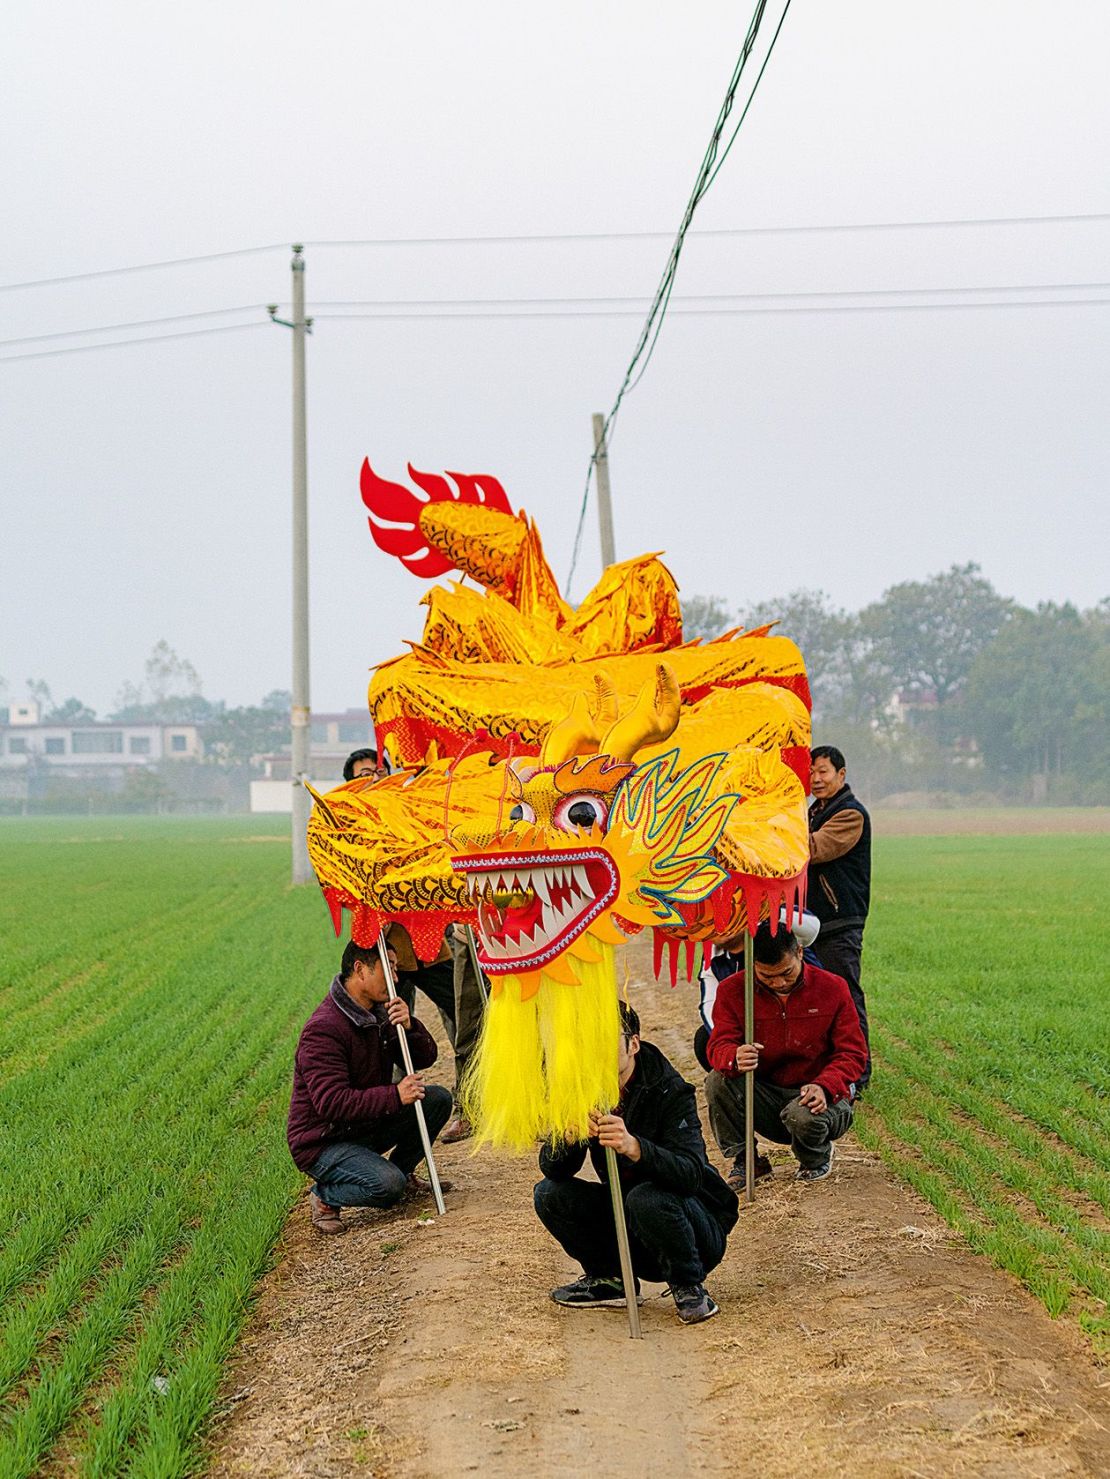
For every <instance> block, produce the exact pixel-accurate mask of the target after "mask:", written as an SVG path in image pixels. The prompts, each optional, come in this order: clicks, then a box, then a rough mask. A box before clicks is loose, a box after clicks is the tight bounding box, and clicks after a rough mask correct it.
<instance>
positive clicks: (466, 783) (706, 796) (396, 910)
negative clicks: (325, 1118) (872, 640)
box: [308, 464, 809, 1149]
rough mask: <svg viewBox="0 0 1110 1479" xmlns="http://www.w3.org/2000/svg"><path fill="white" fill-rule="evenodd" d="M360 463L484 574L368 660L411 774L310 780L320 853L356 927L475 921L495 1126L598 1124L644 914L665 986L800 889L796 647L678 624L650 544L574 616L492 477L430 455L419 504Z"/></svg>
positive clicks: (577, 1127) (377, 697) (528, 1137)
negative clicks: (623, 987) (702, 953)
mask: <svg viewBox="0 0 1110 1479" xmlns="http://www.w3.org/2000/svg"><path fill="white" fill-rule="evenodd" d="M367 468H368V464H367V466H365V467H364V469H363V496H364V500H365V501H366V502H367V504H368V506H369V507H370V512H371V531H372V533H373V534H374V537H375V539H376V540H378V542H379V543H382V542H383V540H384V542H385V544H386V546H387V547H388V548H389V549H390V552H391V553H394V554H397V555H399V556H400V557H401V558H402V559H403V560H404V561H405V563H406V564H408V565H409V567H410V568H420V561H421V559H423V560H425V561H427V562H428V563H427V564H426V565H425V566H424V568H425V569H426V571H427V573H429V574H441V573H442V571H443V568H444V567H443V564H442V561H443V560H449V562H450V565H451V566H453V567H454V568H456V569H460V570H463V571H464V572H465V573H466V574H468V575H470V576H471V577H472V578H473V579H476V580H479V582H480V583H482V584H484V586H485V591H484V594H483V593H481V592H476V591H473V590H470V589H468V588H466V587H464V586H462V585H461V584H460V585H457V586H454V587H452V588H450V589H446V590H445V589H441V588H436V589H434V590H433V591H432V592H431V594H430V596H429V597H427V598H426V604H427V605H428V608H429V610H428V616H427V620H426V622H425V630H424V638H423V641H422V642H421V643H420V644H416V645H414V647H413V650H412V652H411V654H410V655H408V656H406V657H403V658H399V659H395V660H393V661H392V662H389V663H385V664H383V665H382V666H381V667H379V668H378V669H377V671H376V672H375V674H374V677H373V679H372V682H371V685H370V705H371V709H372V712H373V714H374V718H375V723H376V726H377V730H378V734H379V740H380V741H384V743H385V744H386V745H387V747H388V748H390V750H391V752H392V754H393V757H394V759H395V760H396V761H397V762H398V763H399V764H400V765H402V766H404V769H402V770H401V771H399V772H398V773H397V774H395V775H392V776H389V777H386V778H383V779H380V780H374V779H369V778H367V779H362V780H357V781H353V782H350V783H348V784H347V785H345V786H341V787H338V788H337V789H336V790H334V791H331V792H329V793H328V794H327V795H326V796H324V797H318V798H317V805H316V806H315V808H314V810H313V813H312V817H311V819H310V823H309V833H308V840H309V850H310V855H311V857H312V861H313V864H314V867H315V869H316V873H317V876H318V878H319V880H320V883H321V885H322V887H323V889H324V893H325V897H326V898H327V900H328V903H329V906H330V908H331V910H332V916H333V920H334V921H335V924H336V929H337V932H338V931H339V930H340V928H341V922H342V912H343V910H345V909H346V910H349V911H350V912H351V915H352V935H353V937H354V938H355V939H356V940H359V941H361V942H365V943H369V942H370V941H372V940H374V939H377V938H378V935H379V932H380V931H381V930H382V929H383V928H386V927H389V926H397V925H400V926H403V927H404V929H405V930H406V931H407V933H408V936H409V937H410V939H411V942H412V945H413V948H414V950H415V952H416V953H417V954H418V955H420V956H421V957H422V958H424V959H430V958H432V957H433V956H434V955H435V953H436V951H437V950H438V948H439V946H440V943H441V941H442V936H443V931H444V929H445V927H446V925H447V924H448V923H456V924H459V925H464V926H470V927H472V928H473V929H474V930H475V935H476V941H477V948H478V957H479V961H480V964H481V965H482V968H483V969H484V971H485V972H486V974H487V975H488V976H489V978H490V982H491V988H492V993H491V1001H490V1006H489V1010H488V1012H487V1014H486V1020H485V1025H484V1028H483V1032H482V1037H481V1041H480V1043H479V1047H478V1051H477V1053H476V1054H475V1057H474V1060H473V1063H472V1068H471V1072H470V1074H469V1076H468V1081H467V1085H466V1089H465V1092H466V1096H467V1099H468V1109H469V1111H470V1114H471V1118H472V1120H473V1121H474V1124H475V1128H476V1131H477V1141H478V1143H479V1144H480V1143H482V1142H483V1141H485V1142H491V1143H493V1144H497V1145H505V1146H511V1147H514V1148H518V1149H524V1148H526V1147H527V1146H529V1145H531V1144H533V1143H534V1142H535V1140H536V1139H537V1138H552V1139H554V1138H558V1137H561V1136H564V1135H567V1134H571V1135H574V1134H584V1133H585V1126H586V1124H587V1122H588V1117H589V1114H590V1112H591V1111H593V1110H597V1109H606V1108H609V1107H610V1106H611V1105H612V1104H613V1103H615V1102H616V1098H617V1050H616V1045H617V1037H618V1035H619V1011H618V989H617V975H616V960H615V951H616V950H617V949H618V948H619V947H620V946H621V945H622V944H623V943H624V942H625V941H626V940H627V939H628V938H629V937H630V936H632V935H633V934H636V933H638V932H640V931H642V930H644V929H647V928H650V929H651V930H653V932H654V937H655V960H656V969H657V971H658V969H659V966H660V964H661V961H662V958H663V954H664V952H665V951H669V955H670V973H671V979H672V982H673V981H674V979H675V978H676V975H677V969H678V956H679V952H680V951H681V950H682V949H685V952H686V966H687V973H688V974H689V972H690V971H691V970H692V968H693V963H694V959H695V954H696V952H697V951H698V949H699V946H700V945H701V943H702V942H705V941H707V940H709V939H713V938H727V937H731V936H734V935H736V934H738V933H739V932H740V931H741V930H742V929H744V928H747V929H749V930H753V931H754V929H755V928H756V926H757V924H758V923H759V921H760V919H761V918H770V919H772V920H776V921H777V919H778V915H779V910H780V908H782V907H783V906H785V907H786V908H787V909H788V910H789V911H793V910H795V909H797V910H800V908H801V905H802V902H803V892H804V878H805V868H806V864H807V861H808V835H807V829H806V819H805V794H806V789H807V786H806V782H807V779H808V773H807V769H806V767H807V765H808V755H809V751H808V746H809V709H808V698H809V695H808V688H807V686H806V682H805V672H804V667H803V664H802V660H801V656H800V654H799V653H798V650H797V648H796V647H795V646H794V645H793V643H791V642H789V641H787V640H786V639H785V638H782V637H775V636H772V635H770V634H769V631H768V629H766V628H764V629H760V630H759V631H756V632H747V633H741V632H731V633H726V634H725V635H724V636H723V637H721V638H718V639H716V640H714V641H712V642H707V643H701V642H698V641H694V642H683V640H682V629H681V618H680V614H679V607H678V600H677V590H676V588H675V586H674V582H673V579H672V578H671V576H670V574H669V572H668V571H667V570H666V567H665V566H663V565H662V564H661V562H660V561H659V560H658V559H657V558H656V557H655V556H645V557H642V558H641V559H639V560H631V561H627V562H625V563H624V564H623V565H621V566H614V567H611V568H610V569H609V570H607V571H606V572H605V574H604V575H603V577H602V579H601V581H600V583H599V585H598V587H597V588H595V590H594V592H593V593H591V595H590V596H589V597H587V599H586V601H584V602H583V604H582V605H581V606H580V607H579V608H578V610H577V612H572V611H571V610H570V608H569V607H568V606H567V605H566V604H565V602H563V601H562V598H561V597H560V596H559V593H558V588H557V586H556V584H555V580H554V577H553V576H552V574H551V572H550V569H549V567H548V566H547V563H546V560H545V559H544V557H543V552H542V546H541V545H540V541H539V535H538V532H537V531H536V530H535V527H534V526H533V525H532V524H530V523H529V522H528V521H527V519H526V518H525V517H524V516H523V515H519V516H514V515H513V514H512V513H511V512H510V511H509V510H508V504H507V499H505V498H504V494H503V492H502V493H501V494H500V497H498V495H497V492H496V491H494V490H499V489H500V485H499V484H496V483H495V480H493V479H489V478H485V479H480V480H479V479H477V478H469V479H468V478H464V477H463V475H460V474H452V475H451V476H452V478H453V479H454V481H455V482H456V484H457V485H458V487H459V489H460V494H466V495H467V498H466V499H464V498H463V497H462V496H459V495H456V496H451V497H447V496H445V495H444V494H443V488H446V487H447V484H446V480H443V479H439V480H438V481H437V480H435V479H433V478H432V477H431V476H429V475H427V474H416V473H415V472H413V473H412V475H413V480H414V482H416V483H417V484H418V486H420V487H421V488H422V489H423V490H424V491H425V492H426V493H427V494H428V501H427V502H418V501H417V500H416V499H415V496H414V495H412V494H411V493H409V492H408V490H407V489H404V488H403V487H401V485H398V484H389V485H385V486H386V487H387V489H388V490H393V491H390V493H389V498H388V499H386V498H385V497H384V495H382V494H381V492H380V488H379V487H378V485H379V484H380V483H381V480H379V479H375V478H374V476H373V475H372V474H371V475H370V488H369V496H368V474H367ZM410 472H412V470H411V469H410ZM440 484H442V485H443V486H442V487H441V486H440ZM401 494H404V495H405V496H406V498H407V499H408V500H410V501H409V502H407V503H406V502H404V501H403V500H402V499H401V497H400V495H401ZM376 511H377V513H376ZM402 514H404V515H407V516H410V518H409V523H410V524H411V527H407V528H406V527H405V526H404V524H403V521H402V519H401V517H400V516H401V515H402ZM375 517H377V519H378V520H379V522H377V523H376V522H375ZM382 519H387V520H388V521H389V523H388V525H387V526H385V527H384V531H383V528H382V526H381V525H380V520H382ZM402 534H403V535H404V540H402V537H401V536H402ZM379 536H381V537H379ZM402 544H403V545H404V548H402V547H401V546H402ZM514 644H515V645H514Z"/></svg>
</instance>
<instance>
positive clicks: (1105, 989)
mask: <svg viewBox="0 0 1110 1479" xmlns="http://www.w3.org/2000/svg"><path fill="white" fill-rule="evenodd" d="M876 877H877V879H878V886H877V897H876V899H875V900H874V902H873V909H874V913H873V917H872V924H871V926H870V928H869V931H868V949H867V953H866V955H865V971H866V981H867V987H868V996H869V1002H870V1004H871V1007H872V1012H873V1017H874V1021H875V1027H874V1029H873V1040H874V1046H875V1050H876V1056H877V1061H878V1064H879V1068H878V1070H877V1073H876V1078H875V1083H874V1086H873V1088H872V1090H871V1091H870V1093H869V1096H868V1098H867V1100H866V1101H865V1112H864V1113H863V1114H861V1115H860V1116H859V1117H858V1118H857V1128H858V1130H859V1133H860V1135H861V1138H862V1139H863V1140H864V1141H865V1142H866V1143H867V1144H869V1145H870V1146H872V1147H873V1148H874V1149H875V1150H877V1151H878V1152H879V1154H880V1155H881V1156H882V1157H883V1159H884V1161H885V1162H886V1163H887V1164H888V1165H889V1166H890V1167H891V1168H892V1169H893V1170H895V1171H896V1172H897V1173H898V1174H899V1175H901V1176H903V1177H905V1178H906V1180H908V1181H909V1182H910V1184H911V1185H912V1186H913V1187H914V1188H915V1189H916V1190H917V1191H918V1192H920V1193H921V1194H922V1195H923V1196H925V1197H926V1198H928V1200H929V1201H930V1202H931V1203H932V1204H933V1205H934V1206H935V1207H936V1208H937V1210H938V1211H939V1212H940V1213H941V1215H942V1216H943V1217H944V1218H945V1219H946V1221H947V1222H948V1223H949V1224H950V1225H951V1226H952V1227H954V1228H956V1229H957V1230H958V1231H959V1232H960V1233H962V1234H963V1236H964V1237H966V1239H967V1240H968V1242H969V1243H970V1244H971V1246H972V1247H973V1248H974V1249H975V1250H976V1251H977V1252H980V1253H983V1254H985V1255H986V1256H987V1257H989V1258H990V1259H991V1260H992V1262H994V1263H995V1264H997V1265H998V1266H999V1267H1000V1268H1004V1269H1006V1270H1008V1271H1009V1272H1010V1273H1012V1274H1014V1275H1016V1277H1017V1278H1019V1279H1020V1280H1021V1281H1022V1283H1023V1284H1025V1285H1026V1287H1027V1288H1028V1289H1029V1290H1030V1291H1031V1292H1032V1293H1033V1294H1035V1295H1036V1297H1037V1298H1038V1299H1040V1300H1041V1301H1042V1303H1043V1304H1044V1305H1045V1307H1046V1309H1047V1310H1048V1311H1049V1313H1050V1314H1052V1315H1053V1316H1061V1315H1065V1314H1066V1315H1068V1316H1069V1317H1073V1318H1076V1319H1077V1320H1078V1322H1079V1324H1080V1326H1081V1327H1082V1329H1083V1330H1084V1331H1085V1332H1086V1334H1087V1336H1088V1337H1089V1339H1090V1341H1091V1343H1092V1346H1093V1347H1094V1349H1095V1351H1096V1352H1098V1353H1100V1354H1103V1355H1105V1354H1110V979H1108V973H1107V969H1106V954H1105V938H1106V930H1105V924H1104V919H1103V914H1104V908H1105V900H1106V898H1107V896H1108V891H1110V849H1108V848H1107V846H1106V839H1105V838H1104V837H1100V836H1097V835H1090V836H1079V835H1073V836H1040V837H1029V836H1027V837H985V836H980V837H960V838H957V837H947V838H942V837H934V838H892V839H887V840H886V841H885V842H884V843H882V844H881V846H880V850H879V857H878V859H877V866H876Z"/></svg>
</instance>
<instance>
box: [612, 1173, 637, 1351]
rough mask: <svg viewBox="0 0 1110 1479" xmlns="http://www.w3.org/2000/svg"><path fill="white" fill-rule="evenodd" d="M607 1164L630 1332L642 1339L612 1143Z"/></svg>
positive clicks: (632, 1337)
mask: <svg viewBox="0 0 1110 1479" xmlns="http://www.w3.org/2000/svg"><path fill="white" fill-rule="evenodd" d="M605 1165H606V1169H607V1170H608V1172H609V1195H610V1196H611V1197H612V1199H613V1221H614V1222H615V1223H616V1226H617V1248H618V1249H619V1250H620V1255H621V1283H622V1284H623V1285H624V1302H625V1304H626V1305H627V1306H628V1334H629V1336H630V1337H631V1339H632V1340H642V1339H643V1331H642V1330H641V1329H640V1306H639V1305H638V1304H637V1303H636V1276H635V1274H634V1273H633V1272H632V1250H631V1249H630V1248H629V1246H628V1225H627V1224H626V1222H625V1220H624V1198H623V1197H622V1196H621V1178H620V1172H619V1171H618V1170H617V1152H616V1151H615V1150H614V1149H613V1147H612V1146H611V1145H607V1146H606V1147H605Z"/></svg>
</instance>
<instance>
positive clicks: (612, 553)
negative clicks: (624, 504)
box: [594, 411, 617, 570]
mask: <svg viewBox="0 0 1110 1479" xmlns="http://www.w3.org/2000/svg"><path fill="white" fill-rule="evenodd" d="M594 459H595V461H594V466H595V467H596V468H597V523H598V532H599V533H600V535H601V568H602V569H603V570H607V569H608V568H609V566H610V565H615V564H616V563H617V550H616V544H615V542H614V539H613V501H612V499H611V497H610V496H609V449H608V447H607V446H606V445H605V417H604V416H602V415H601V414H600V413H599V412H596V411H595V412H594Z"/></svg>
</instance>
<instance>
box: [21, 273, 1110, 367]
mask: <svg viewBox="0 0 1110 1479" xmlns="http://www.w3.org/2000/svg"><path fill="white" fill-rule="evenodd" d="M1107 289H1110V281H1108V282H1048V283H1043V282H1042V283H1033V282H1030V283H971V284H961V285H957V286H954V287H923V288H916V287H908V288H836V289H831V288H830V289H798V290H796V291H789V290H787V291H774V292H759V293H682V294H676V295H673V296H672V297H671V300H670V301H671V303H672V305H673V304H680V305H681V304H686V303H714V304H723V303H740V304H754V303H763V302H766V303H775V302H780V303H786V304H788V305H792V304H793V303H794V302H795V301H796V300H798V299H806V300H827V301H830V302H832V301H836V300H839V299H845V298H896V297H902V298H904V297H913V296H916V297H940V296H946V295H951V294H953V293H1067V292H1072V293H1079V292H1102V291H1105V290H1107ZM646 302H647V295H646V294H643V293H640V294H635V293H633V294H619V293H613V294H604V293H602V294H592V295H587V296H581V297H565V298H558V297H551V296H540V297H525V298H349V299H325V300H324V301H322V302H320V303H318V304H315V305H314V312H316V313H317V314H318V316H319V317H321V318H345V317H351V318H380V319H387V318H403V319H406V320H410V319H414V318H464V317H472V316H478V317H483V316H484V317H488V318H514V317H519V316H521V315H519V314H517V313H516V312H515V310H516V309H520V308H531V307H535V306H539V307H545V308H551V309H552V310H556V309H558V310H559V311H552V312H550V313H541V314H537V315H529V316H535V317H540V318H558V317H561V316H566V317H584V318H601V317H605V316H606V315H605V314H604V313H603V312H600V311H589V312H582V313H579V312H578V311H577V305H583V304H585V305H587V307H588V308H589V309H590V310H595V309H596V308H597V306H598V305H601V304H642V303H646ZM268 306H269V305H268V304H265V303H241V304H238V305H237V306H235V307H230V308H203V309H199V310H197V311H196V312H192V313H170V314H165V315H163V316H161V317H159V318H139V319H130V320H125V321H123V322H121V323H114V324H93V325H89V326H86V327H85V328H80V329H55V330H53V331H52V332H50V333H47V334H24V335H21V336H19V337H18V338H14V339H0V349H7V348H9V347H10V346H12V345H15V344H37V343H42V342H45V341H48V340H52V339H71V338H77V337H79V336H81V335H84V334H108V333H117V332H119V331H120V330H122V329H143V328H152V327H156V326H158V325H160V324H168V323H180V322H184V321H188V320H192V319H197V318H215V317H218V316H221V315H225V314H231V313H256V312H261V311H262V310H263V309H265V308H267V307H268ZM859 306H861V307H862V306H864V305H859ZM895 306H897V305H895ZM998 306H999V307H1004V306H1005V305H1004V304H999V305H998ZM336 308H342V309H349V308H369V309H386V310H389V311H388V312H384V313H371V314H343V313H331V312H328V311H327V310H329V309H336ZM438 308H451V309H468V308H491V309H506V310H514V311H507V312H503V313H502V312H498V313H492V314H488V315H469V314H464V313H451V314H442V315H441V314H434V313H431V312H426V311H425V310H430V309H438ZM406 309H420V310H422V311H421V312H419V313H407V312H404V311H402V310H406ZM564 309H566V310H569V311H567V312H565V313H564V312H563V311H562V310H564ZM673 311H674V312H675V313H678V312H679V311H680V309H679V308H675V309H674V310H673ZM713 311H720V312H722V313H723V312H726V310H725V309H720V310H713ZM629 316H634V315H629ZM152 337H156V336H152ZM121 342H122V341H121ZM138 342H140V343H145V342H146V339H145V338H143V339H141V340H139V341H138ZM103 347H104V348H106V349H109V348H111V345H110V344H106V345H104V346H103ZM11 357H12V358H14V357H15V356H11Z"/></svg>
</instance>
